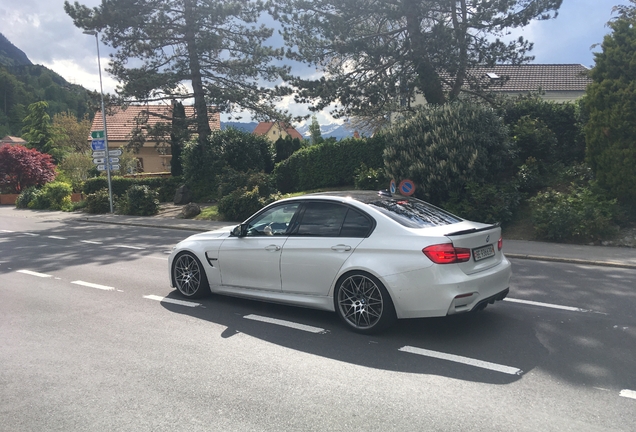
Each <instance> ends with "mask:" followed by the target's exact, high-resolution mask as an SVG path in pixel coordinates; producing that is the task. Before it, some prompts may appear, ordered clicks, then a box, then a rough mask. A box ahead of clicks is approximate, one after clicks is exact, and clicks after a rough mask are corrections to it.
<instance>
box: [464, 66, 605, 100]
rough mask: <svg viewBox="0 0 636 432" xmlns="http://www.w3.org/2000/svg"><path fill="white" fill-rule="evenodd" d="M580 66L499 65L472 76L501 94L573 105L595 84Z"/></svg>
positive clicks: (474, 71)
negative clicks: (534, 95)
mask: <svg viewBox="0 0 636 432" xmlns="http://www.w3.org/2000/svg"><path fill="white" fill-rule="evenodd" d="M588 71H589V69H588V68H586V67H585V66H583V65H580V64H525V65H517V66H513V65H495V66H492V67H487V68H486V67H484V68H478V69H473V70H471V72H470V74H471V75H472V76H473V77H475V78H476V79H477V80H481V82H482V84H486V85H488V88H489V89H490V90H491V91H493V92H495V93H499V94H506V95H510V96H518V95H522V94H527V93H529V92H537V91H539V92H541V97H542V98H543V99H545V100H549V101H554V102H560V103H562V102H572V101H575V100H577V99H579V98H580V97H582V96H583V95H584V94H585V89H586V87H587V86H588V84H590V83H591V82H592V80H591V79H590V77H589V76H588V74H587V72H588Z"/></svg>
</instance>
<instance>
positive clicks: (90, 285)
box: [71, 280, 115, 291]
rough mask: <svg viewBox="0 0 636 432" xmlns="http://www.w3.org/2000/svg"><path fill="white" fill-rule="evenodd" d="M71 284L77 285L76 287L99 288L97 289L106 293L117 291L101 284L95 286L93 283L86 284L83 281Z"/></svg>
mask: <svg viewBox="0 0 636 432" xmlns="http://www.w3.org/2000/svg"><path fill="white" fill-rule="evenodd" d="M71 283H72V284H75V285H82V286H85V287H89V288H97V289H100V290H104V291H115V288H113V287H109V286H105V285H99V284H94V283H91V282H84V281H81V280H77V281H73V282H71Z"/></svg>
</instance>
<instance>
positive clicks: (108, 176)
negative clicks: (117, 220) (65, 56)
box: [84, 30, 113, 213]
mask: <svg viewBox="0 0 636 432" xmlns="http://www.w3.org/2000/svg"><path fill="white" fill-rule="evenodd" d="M84 34H87V35H91V36H95V45H96V46H97V67H98V69H99V93H100V94H101V96H102V119H103V122H104V147H105V148H106V176H107V178H108V202H109V204H110V212H111V213H113V188H112V186H111V180H110V157H109V156H110V155H109V154H108V129H107V128H106V110H105V108H104V88H103V86H102V62H101V59H100V58H99V32H97V31H89V30H87V31H85V32H84Z"/></svg>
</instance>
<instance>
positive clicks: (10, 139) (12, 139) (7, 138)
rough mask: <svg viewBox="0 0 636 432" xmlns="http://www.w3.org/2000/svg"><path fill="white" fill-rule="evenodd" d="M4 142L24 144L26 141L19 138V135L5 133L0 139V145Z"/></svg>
mask: <svg viewBox="0 0 636 432" xmlns="http://www.w3.org/2000/svg"><path fill="white" fill-rule="evenodd" d="M4 144H10V145H22V146H26V145H27V142H26V141H25V140H23V139H22V138H20V137H14V136H10V135H7V136H5V137H4V138H2V139H0V146H2V145H4Z"/></svg>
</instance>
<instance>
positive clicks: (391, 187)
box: [389, 180, 397, 194]
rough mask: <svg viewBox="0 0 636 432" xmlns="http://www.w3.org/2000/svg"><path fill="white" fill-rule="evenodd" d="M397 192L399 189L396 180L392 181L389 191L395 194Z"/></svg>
mask: <svg viewBox="0 0 636 432" xmlns="http://www.w3.org/2000/svg"><path fill="white" fill-rule="evenodd" d="M396 190H397V187H396V186H395V180H391V183H389V191H390V192H391V193H392V194H394V193H395V191H396Z"/></svg>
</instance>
